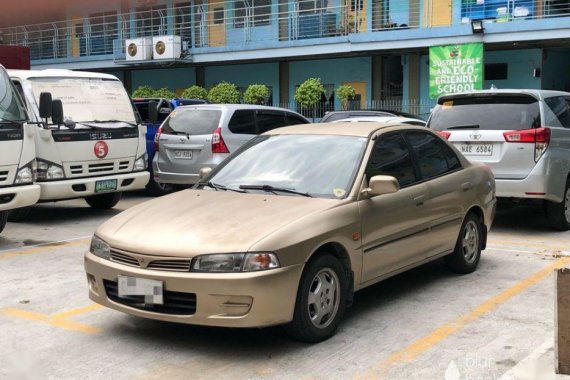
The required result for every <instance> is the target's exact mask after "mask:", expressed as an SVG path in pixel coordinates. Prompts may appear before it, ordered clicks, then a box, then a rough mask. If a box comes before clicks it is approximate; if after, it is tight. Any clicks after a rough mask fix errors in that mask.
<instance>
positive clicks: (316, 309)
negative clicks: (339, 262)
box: [307, 268, 340, 329]
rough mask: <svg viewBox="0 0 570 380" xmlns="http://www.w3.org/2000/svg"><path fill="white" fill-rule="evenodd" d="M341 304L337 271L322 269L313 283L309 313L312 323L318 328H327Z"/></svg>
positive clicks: (310, 289) (309, 298)
mask: <svg viewBox="0 0 570 380" xmlns="http://www.w3.org/2000/svg"><path fill="white" fill-rule="evenodd" d="M339 303H340V282H339V280H338V276H337V275H336V273H335V271H334V270H332V269H330V268H323V269H321V270H320V271H319V272H318V273H317V274H316V275H315V277H314V278H313V281H311V286H310V288H309V297H308V305H307V307H308V311H309V318H310V320H311V323H312V324H313V325H314V326H315V327H317V328H320V329H322V328H326V327H327V326H328V325H330V324H331V323H332V321H333V320H334V317H335V316H336V314H337V312H338V307H339Z"/></svg>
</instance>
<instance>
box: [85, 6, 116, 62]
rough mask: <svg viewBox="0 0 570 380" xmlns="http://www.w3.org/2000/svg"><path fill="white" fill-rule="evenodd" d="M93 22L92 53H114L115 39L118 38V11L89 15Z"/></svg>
mask: <svg viewBox="0 0 570 380" xmlns="http://www.w3.org/2000/svg"><path fill="white" fill-rule="evenodd" d="M89 22H90V24H91V54H112V53H113V40H115V39H117V12H116V11H111V12H102V13H93V14H91V15H89Z"/></svg>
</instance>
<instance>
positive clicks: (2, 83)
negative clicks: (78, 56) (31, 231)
mask: <svg viewBox="0 0 570 380" xmlns="http://www.w3.org/2000/svg"><path fill="white" fill-rule="evenodd" d="M27 121H28V115H27V114H26V110H25V108H24V105H23V104H22V102H21V100H20V98H19V97H18V94H17V92H16V89H15V88H14V86H13V85H12V83H11V82H10V78H9V77H8V75H7V74H6V70H5V69H4V67H2V66H0V232H2V230H3V229H4V227H5V226H6V220H7V218H8V211H9V210H12V209H15V208H19V207H26V206H30V205H33V204H34V203H36V202H37V201H38V199H39V198H40V187H39V186H38V185H35V184H34V179H35V178H34V177H35V172H36V152H35V147H34V134H35V130H36V126H35V125H29V124H27Z"/></svg>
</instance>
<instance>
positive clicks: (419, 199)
mask: <svg viewBox="0 0 570 380" xmlns="http://www.w3.org/2000/svg"><path fill="white" fill-rule="evenodd" d="M425 200H426V196H425V195H417V196H415V197H414V202H415V203H416V206H421V205H423V204H424V201H425Z"/></svg>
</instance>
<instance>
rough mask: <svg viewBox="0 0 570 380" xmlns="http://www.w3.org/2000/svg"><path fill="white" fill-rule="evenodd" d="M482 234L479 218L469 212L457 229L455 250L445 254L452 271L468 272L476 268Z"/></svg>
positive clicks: (479, 256) (479, 255) (446, 261)
mask: <svg viewBox="0 0 570 380" xmlns="http://www.w3.org/2000/svg"><path fill="white" fill-rule="evenodd" d="M482 236H483V231H482V225H481V222H480V221H479V218H477V217H476V216H475V215H474V214H472V213H469V214H468V215H467V217H466V218H465V220H464V221H463V224H462V225H461V230H459V236H458V237H457V242H456V243H455V250H454V251H453V253H451V254H449V255H447V256H445V263H446V264H447V266H448V267H449V269H450V270H451V271H452V272H455V273H459V274H468V273H471V272H474V271H475V269H477V265H478V264H479V259H480V258H481V247H482V242H483V239H482Z"/></svg>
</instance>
